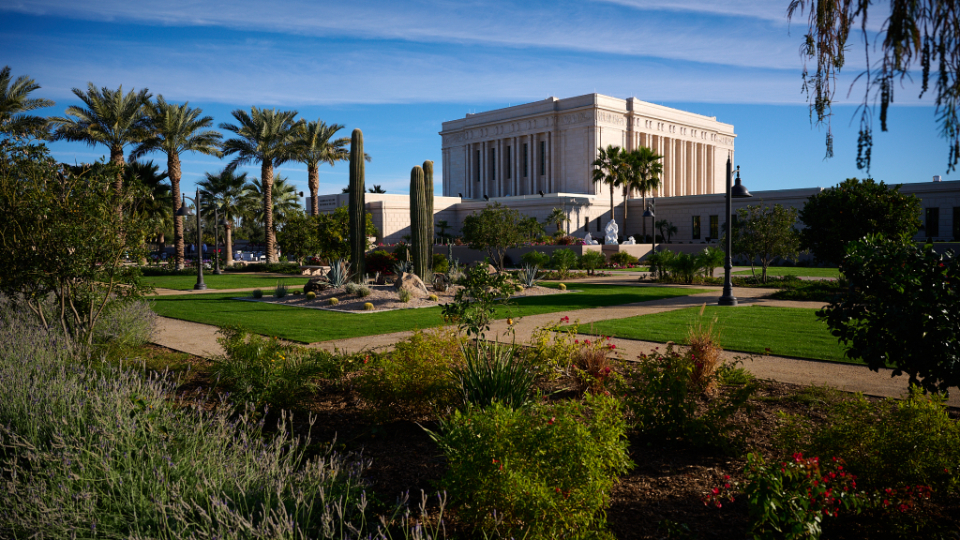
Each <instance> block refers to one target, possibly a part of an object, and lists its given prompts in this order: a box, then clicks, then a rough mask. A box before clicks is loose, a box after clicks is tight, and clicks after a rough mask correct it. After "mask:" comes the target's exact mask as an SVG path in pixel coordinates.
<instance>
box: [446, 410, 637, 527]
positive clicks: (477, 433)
mask: <svg viewBox="0 0 960 540" xmlns="http://www.w3.org/2000/svg"><path fill="white" fill-rule="evenodd" d="M625 429H626V425H625V423H624V420H623V416H622V414H621V411H620V403H619V402H618V401H617V400H616V399H615V398H612V397H607V396H602V395H601V396H594V395H590V394H588V395H587V396H586V398H585V401H584V402H583V403H580V402H576V401H567V402H561V403H558V404H538V405H534V406H531V407H526V408H522V409H511V408H509V407H505V406H503V405H502V404H500V403H494V404H493V405H492V406H491V407H489V408H487V409H470V410H468V411H467V412H460V411H456V412H454V413H453V415H452V416H450V417H449V418H448V419H445V420H443V421H441V425H440V432H439V434H432V436H433V437H434V439H435V440H436V441H437V443H438V444H439V445H440V448H441V449H442V450H443V453H444V455H445V456H446V458H447V463H449V466H450V470H449V471H448V472H447V474H446V476H445V477H444V481H443V485H444V486H445V487H446V489H447V490H448V492H449V493H450V496H451V498H452V499H453V500H454V501H456V502H458V503H460V515H461V516H462V518H463V520H464V521H465V522H467V523H474V524H476V525H477V526H478V527H480V528H482V529H484V531H485V532H486V531H490V530H493V529H494V528H495V527H497V525H498V524H499V526H500V527H503V528H504V529H506V530H505V531H503V533H502V534H503V536H510V535H512V536H515V537H517V538H521V537H523V538H527V539H531V540H532V539H540V538H544V539H554V538H584V537H596V536H597V533H598V532H599V531H602V529H603V527H604V525H605V515H604V512H603V509H604V507H606V506H607V504H608V503H609V500H610V491H611V489H612V488H613V486H614V484H615V483H616V481H617V476H618V475H620V474H623V473H625V472H626V471H627V470H629V469H630V467H631V466H632V463H631V462H630V460H629V458H628V454H627V442H626V440H625V439H624V432H625ZM601 534H602V533H601Z"/></svg>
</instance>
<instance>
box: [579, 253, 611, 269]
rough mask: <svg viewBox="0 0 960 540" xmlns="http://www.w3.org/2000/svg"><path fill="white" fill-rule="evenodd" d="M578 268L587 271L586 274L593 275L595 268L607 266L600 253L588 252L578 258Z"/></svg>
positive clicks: (604, 258)
mask: <svg viewBox="0 0 960 540" xmlns="http://www.w3.org/2000/svg"><path fill="white" fill-rule="evenodd" d="M579 262H580V268H582V269H584V270H586V271H587V274H593V271H594V270H596V269H597V268H603V267H605V266H606V265H607V259H606V257H604V256H603V253H602V252H600V251H588V252H586V253H584V254H583V255H581V256H580V261H579Z"/></svg>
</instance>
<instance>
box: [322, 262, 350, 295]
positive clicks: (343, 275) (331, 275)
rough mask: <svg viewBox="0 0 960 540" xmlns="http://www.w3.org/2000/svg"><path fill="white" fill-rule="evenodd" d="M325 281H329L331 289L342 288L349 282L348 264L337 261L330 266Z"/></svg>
mask: <svg viewBox="0 0 960 540" xmlns="http://www.w3.org/2000/svg"><path fill="white" fill-rule="evenodd" d="M327 279H329V280H330V286H331V287H334V288H336V287H343V286H344V285H346V283H347V281H349V280H350V262H349V261H346V260H344V259H337V260H335V261H333V262H332V263H331V264H330V271H329V272H327Z"/></svg>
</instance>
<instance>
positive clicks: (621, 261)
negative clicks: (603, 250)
mask: <svg viewBox="0 0 960 540" xmlns="http://www.w3.org/2000/svg"><path fill="white" fill-rule="evenodd" d="M610 262H612V263H613V264H615V265H617V266H630V265H631V264H636V263H637V258H636V257H634V256H633V255H631V254H629V253H627V252H626V251H618V252H616V253H614V254H613V255H611V256H610Z"/></svg>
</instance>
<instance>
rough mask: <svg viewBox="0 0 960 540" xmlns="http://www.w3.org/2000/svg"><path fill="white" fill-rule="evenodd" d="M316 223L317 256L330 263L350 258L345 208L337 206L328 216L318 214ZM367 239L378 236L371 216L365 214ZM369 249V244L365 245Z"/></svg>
mask: <svg viewBox="0 0 960 540" xmlns="http://www.w3.org/2000/svg"><path fill="white" fill-rule="evenodd" d="M316 223H317V225H316V226H317V255H318V256H319V257H320V258H321V259H326V260H328V261H332V260H335V259H346V258H349V256H350V213H349V212H348V210H347V207H346V206H338V207H337V209H336V210H334V211H333V212H330V213H328V214H320V215H319V216H317V219H316ZM366 229H367V230H366V233H367V236H368V237H371V236H377V235H379V234H380V232H379V231H377V228H376V227H375V226H374V225H373V214H371V213H369V212H367V227H366ZM367 247H368V248H369V247H370V246H369V243H368V245H367Z"/></svg>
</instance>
